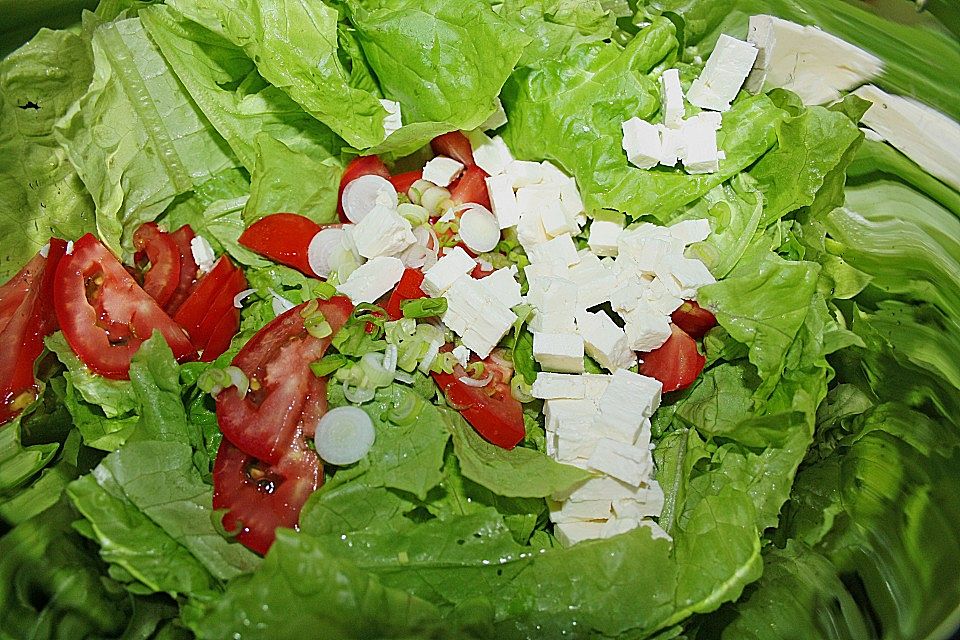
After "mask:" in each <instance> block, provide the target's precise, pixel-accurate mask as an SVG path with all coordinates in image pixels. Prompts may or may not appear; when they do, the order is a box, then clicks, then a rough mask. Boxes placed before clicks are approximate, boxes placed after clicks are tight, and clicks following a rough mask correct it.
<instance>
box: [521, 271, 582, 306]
mask: <svg viewBox="0 0 960 640" xmlns="http://www.w3.org/2000/svg"><path fill="white" fill-rule="evenodd" d="M534 266H536V265H531V266H530V267H527V268H526V270H525V271H526V273H527V283H528V285H529V289H528V290H527V301H528V302H529V303H530V304H532V305H533V306H534V308H536V309H537V311H540V312H543V313H550V312H568V313H570V315H573V314H574V312H575V311H576V304H577V293H578V292H577V285H576V284H574V283H573V281H571V280H568V279H566V278H561V277H557V276H532V274H531V272H532V269H531V267H534Z"/></svg>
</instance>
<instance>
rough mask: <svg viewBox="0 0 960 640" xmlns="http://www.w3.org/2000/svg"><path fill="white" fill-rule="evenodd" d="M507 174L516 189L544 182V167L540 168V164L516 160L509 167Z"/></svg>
mask: <svg viewBox="0 0 960 640" xmlns="http://www.w3.org/2000/svg"><path fill="white" fill-rule="evenodd" d="M505 173H506V174H507V175H508V176H510V178H511V180H512V181H513V188H514V189H522V188H523V187H530V186H533V185H538V184H540V183H542V182H543V167H541V166H540V163H539V162H532V161H530V160H514V161H513V162H511V163H510V164H508V165H507V168H506V170H505Z"/></svg>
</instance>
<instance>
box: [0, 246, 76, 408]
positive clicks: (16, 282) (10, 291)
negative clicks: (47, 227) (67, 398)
mask: <svg viewBox="0 0 960 640" xmlns="http://www.w3.org/2000/svg"><path fill="white" fill-rule="evenodd" d="M66 247H67V243H66V242H64V241H63V240H60V239H58V238H52V239H51V240H50V246H49V250H48V252H47V257H46V258H44V257H43V256H41V255H40V254H37V255H36V256H34V258H32V259H31V260H30V262H28V263H27V264H26V265H25V266H24V267H23V269H21V270H20V271H19V272H18V273H17V274H16V275H15V276H14V277H13V278H11V279H10V281H9V282H7V284H5V285H4V286H3V287H2V288H0V353H2V354H3V357H2V358H0V424H3V423H6V422H8V421H10V420H12V419H13V418H14V417H15V416H16V415H17V414H18V413H20V411H21V410H22V409H24V408H25V407H26V405H27V404H29V402H31V401H32V400H33V399H35V398H36V396H37V382H36V378H35V377H34V364H35V362H36V360H37V357H39V356H40V354H41V353H42V352H43V339H44V338H45V337H46V336H48V335H50V334H51V333H53V331H54V330H55V329H56V316H55V314H54V311H53V279H54V276H55V275H56V271H57V265H58V263H59V262H60V259H61V258H62V257H63V255H64V253H65V252H66Z"/></svg>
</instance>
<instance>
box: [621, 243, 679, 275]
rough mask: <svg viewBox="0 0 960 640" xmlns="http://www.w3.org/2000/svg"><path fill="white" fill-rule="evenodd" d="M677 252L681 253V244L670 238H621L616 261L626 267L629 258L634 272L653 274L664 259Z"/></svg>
mask: <svg viewBox="0 0 960 640" xmlns="http://www.w3.org/2000/svg"><path fill="white" fill-rule="evenodd" d="M677 253H680V254H682V253H683V244H681V243H679V242H678V241H675V240H673V239H672V238H671V239H664V238H631V239H629V240H628V239H625V238H621V241H620V253H619V255H618V256H617V263H618V264H619V265H621V267H626V266H627V265H628V264H629V263H628V262H627V261H628V260H629V261H630V262H631V263H632V266H633V269H634V270H635V271H634V273H649V274H653V273H656V272H657V269H658V268H660V265H661V264H662V263H663V261H664V260H666V259H667V258H670V257H672V256H674V255H676V254H677ZM621 272H622V271H621Z"/></svg>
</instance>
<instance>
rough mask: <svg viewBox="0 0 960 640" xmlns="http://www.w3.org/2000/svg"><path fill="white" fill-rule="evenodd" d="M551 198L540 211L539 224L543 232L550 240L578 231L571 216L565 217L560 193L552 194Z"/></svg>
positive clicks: (565, 213)
mask: <svg viewBox="0 0 960 640" xmlns="http://www.w3.org/2000/svg"><path fill="white" fill-rule="evenodd" d="M551 196H552V197H550V198H549V199H547V200H545V201H544V202H543V206H542V208H541V210H540V223H541V224H542V225H543V230H544V231H546V233H547V235H548V236H549V237H551V238H555V237H557V236H559V235H562V234H564V233H576V232H577V231H579V229H578V227H577V223H576V219H575V218H574V217H573V216H570V217H567V212H566V211H565V210H564V208H563V205H562V204H561V202H560V193H559V192H556V193H552V194H551Z"/></svg>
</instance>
